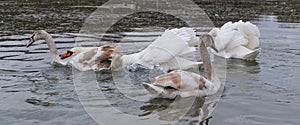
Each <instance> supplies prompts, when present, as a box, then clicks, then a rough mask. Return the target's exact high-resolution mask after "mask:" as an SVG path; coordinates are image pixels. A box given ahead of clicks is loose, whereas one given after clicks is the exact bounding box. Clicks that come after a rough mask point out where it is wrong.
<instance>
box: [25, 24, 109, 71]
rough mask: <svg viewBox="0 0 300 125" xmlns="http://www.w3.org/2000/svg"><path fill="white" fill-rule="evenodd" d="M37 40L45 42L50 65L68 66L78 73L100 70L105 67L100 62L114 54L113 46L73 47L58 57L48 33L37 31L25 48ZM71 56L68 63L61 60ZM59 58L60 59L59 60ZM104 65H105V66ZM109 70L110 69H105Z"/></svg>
mask: <svg viewBox="0 0 300 125" xmlns="http://www.w3.org/2000/svg"><path fill="white" fill-rule="evenodd" d="M37 40H45V41H46V43H47V45H48V47H49V49H50V53H51V56H52V63H58V64H61V65H67V64H70V65H72V66H74V67H75V68H76V69H78V70H80V71H86V70H91V69H93V70H101V69H103V68H105V67H103V66H104V64H102V63H101V61H105V62H106V60H108V58H109V57H111V54H112V53H113V52H114V48H115V46H101V47H74V48H72V49H71V50H70V51H68V52H67V53H64V54H61V55H58V52H57V48H56V45H55V42H54V39H53V38H52V37H51V35H50V34H49V33H47V32H46V31H44V30H37V31H35V32H34V34H33V35H32V37H31V38H30V41H29V43H28V44H27V47H29V46H31V45H32V44H33V43H34V42H35V41H37ZM71 55H73V56H74V57H73V58H72V59H71V60H70V61H69V62H67V63H66V62H63V61H62V60H61V59H64V58H67V57H69V56H71ZM60 58H61V59H60ZM105 65H106V64H105ZM107 68H110V67H107Z"/></svg>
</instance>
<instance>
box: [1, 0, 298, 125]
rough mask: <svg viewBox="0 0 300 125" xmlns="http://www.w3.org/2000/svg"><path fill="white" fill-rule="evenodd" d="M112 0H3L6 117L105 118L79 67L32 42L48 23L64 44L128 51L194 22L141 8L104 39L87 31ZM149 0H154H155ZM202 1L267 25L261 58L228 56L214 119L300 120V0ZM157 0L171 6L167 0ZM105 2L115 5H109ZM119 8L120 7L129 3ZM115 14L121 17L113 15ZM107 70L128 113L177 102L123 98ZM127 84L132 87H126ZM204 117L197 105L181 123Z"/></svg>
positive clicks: (233, 17) (218, 20) (259, 124)
mask: <svg viewBox="0 0 300 125" xmlns="http://www.w3.org/2000/svg"><path fill="white" fill-rule="evenodd" d="M104 2H105V1H98V2H94V1H67V2H59V1H49V3H47V4H46V3H42V2H39V1H21V0H20V1H19V0H17V1H9V0H7V1H0V10H1V11H0V13H1V14H0V16H1V17H0V28H1V31H0V62H1V65H0V99H1V101H0V107H1V108H0V124H1V125H2V124H13V125H18V124H22V125H23V124H51V125H52V124H58V125H60V124H78V125H79V124H89V125H90V124H91V125H96V124H97V123H96V122H95V121H94V120H93V119H92V118H91V117H90V116H89V114H88V113H87V112H86V111H85V110H84V108H83V106H82V105H81V103H80V101H79V98H78V90H80V85H78V84H75V86H76V87H77V89H75V86H74V78H76V74H74V72H72V69H71V68H67V67H56V66H52V65H51V64H50V60H49V58H50V54H49V53H48V52H49V50H48V47H47V45H46V43H45V42H37V43H35V45H34V46H32V47H30V48H26V47H25V44H26V42H27V40H28V38H29V37H30V34H31V33H32V31H33V30H35V29H44V30H46V31H48V32H49V33H51V35H52V36H53V38H54V39H55V41H56V43H57V46H58V50H59V52H63V51H66V50H67V49H69V48H71V47H73V46H76V45H77V44H78V43H81V42H83V41H85V42H84V44H83V46H97V45H99V44H106V43H119V42H121V43H122V42H124V43H128V44H124V46H125V49H126V50H125V51H127V52H129V53H130V52H135V51H139V50H140V49H141V48H143V47H144V46H146V45H148V44H149V43H148V41H151V40H153V39H154V38H156V37H157V36H158V35H160V34H161V33H162V31H163V28H169V27H181V26H187V24H186V23H182V22H181V21H180V20H176V19H174V20H173V17H172V15H167V16H166V15H163V14H161V15H160V13H155V14H151V13H140V14H136V15H134V14H133V15H130V16H128V17H126V18H124V19H123V20H120V21H118V24H116V25H114V26H113V27H112V28H111V29H110V30H109V31H108V33H107V34H106V35H105V36H104V37H103V38H102V39H101V42H99V41H100V40H99V39H98V38H100V37H99V36H97V35H86V34H79V33H78V32H79V31H80V30H81V27H82V26H83V23H84V22H85V20H86V19H87V18H88V17H89V16H90V15H91V14H92V12H94V11H95V10H96V8H97V7H96V6H95V4H96V5H99V6H100V5H101V4H103V3H104ZM147 2H149V3H152V4H153V1H152V2H151V1H147ZM195 2H196V3H198V5H199V6H200V7H202V8H203V10H204V11H205V12H206V13H207V14H208V16H209V17H210V19H212V22H213V23H214V24H215V25H216V26H220V25H221V24H223V23H225V22H227V21H238V19H244V20H249V21H251V22H253V23H254V24H256V25H257V26H258V28H259V29H260V31H261V38H260V41H261V48H262V53H261V54H260V55H259V56H258V58H257V60H256V61H254V62H245V61H241V60H227V64H226V66H227V74H226V75H227V76H226V84H225V91H224V93H223V95H222V98H221V101H220V102H219V103H218V104H217V106H216V107H217V108H216V110H215V111H214V112H213V114H212V118H211V119H210V120H209V124H211V125H219V124H228V125H232V124H236V125H240V124H245V125H246V124H247V125H265V124H278V125H282V124H288V125H296V124H298V123H299V122H300V121H299V113H298V112H299V111H300V108H299V107H300V105H299V104H300V95H299V94H300V84H299V81H300V77H299V76H300V75H299V70H300V58H299V56H300V49H299V48H300V41H299V40H300V37H299V31H300V24H299V22H300V21H299V3H297V1H291V2H255V1H254V2H253V1H251V2H248V3H247V2H245V1H244V2H235V1H226V2H223V3H221V2H212V3H209V2H206V1H195ZM128 3H130V4H131V3H132V2H130V1H129V2H128ZM130 4H129V5H130ZM152 4H150V5H152ZM178 5H179V4H178ZM153 6H157V7H159V6H161V7H165V6H164V4H153ZM127 7H128V6H127ZM126 9H128V8H126ZM129 9H133V8H129ZM102 10H103V11H105V12H107V13H111V10H109V9H107V8H106V9H105V8H104V9H102ZM113 11H114V13H118V12H122V11H124V10H122V9H114V10H113ZM126 11H128V10H126ZM178 13H179V12H178ZM119 14H120V13H119ZM153 15H154V16H153ZM108 17H110V18H114V16H112V15H108ZM170 18H172V20H171V19H170ZM165 20H167V21H165ZM141 22H148V23H146V24H145V23H141ZM158 22H164V23H158ZM206 24H207V25H206ZM210 26H211V24H210V23H209V22H207V23H205V26H203V27H196V28H197V31H198V34H201V33H204V32H206V31H208V30H209V27H210ZM149 27H152V28H149ZM153 27H158V28H153ZM78 36H79V37H78ZM75 41H76V44H75ZM86 41H88V42H86ZM95 41H97V42H95ZM132 42H137V43H138V44H135V46H134V47H132V46H131V44H130V43H132ZM120 45H123V44H120ZM77 75H85V74H80V73H79V74H77ZM97 75H99V74H97ZM152 75H153V74H152ZM86 77H87V78H89V77H88V76H86ZM100 77H101V78H102V79H101V80H100V81H99V86H100V87H101V89H100V90H101V91H103V93H104V95H105V97H106V98H108V100H110V102H111V103H113V104H114V105H113V106H115V107H118V108H119V110H122V111H124V112H127V113H128V114H134V115H138V116H141V117H142V116H148V115H149V114H155V113H157V112H158V111H160V110H163V109H165V108H166V107H168V105H167V106H166V105H162V104H169V103H170V102H172V101H170V100H152V101H146V102H135V103H132V101H128V100H126V99H122V98H123V97H122V96H120V94H118V91H120V90H118V89H117V88H116V87H114V86H112V81H111V79H110V77H109V73H107V72H104V73H102V74H101V73H100ZM106 78H107V79H106ZM75 83H76V82H75ZM91 84H92V83H91ZM97 85H98V84H97ZM117 87H118V86H117ZM119 87H120V86H119ZM76 90H77V92H76ZM96 91H97V90H96ZM124 92H125V93H126V91H125V90H124ZM136 92H137V93H130V92H127V93H126V94H133V95H131V96H132V97H136V98H134V99H137V100H139V99H141V98H142V99H144V98H143V97H144V96H145V93H144V91H136ZM134 94H135V95H134ZM139 97H141V98H139ZM119 100H121V101H119ZM182 102H183V103H184V102H187V101H186V100H183V101H182ZM196 102H200V104H203V103H201V102H203V100H201V99H197V100H196ZM91 105H92V104H91ZM93 106H94V105H92V106H91V107H93ZM201 106H202V105H200V107H201ZM94 107H97V110H100V111H101V112H103V113H100V116H101V114H105V113H107V114H109V113H110V112H112V111H109V110H107V109H106V107H105V105H100V106H94ZM175 107H176V106H175ZM195 107H196V108H195ZM198 107H199V106H198ZM91 109H93V108H91ZM193 110H194V111H195V113H194V115H195V114H197V112H199V111H198V110H197V106H194V108H193ZM171 111H174V112H176V110H171ZM112 114H113V113H112ZM198 115H199V114H198ZM115 116H116V117H117V116H118V115H115ZM164 118H167V117H164ZM197 118H198V117H197V115H196V116H194V117H193V112H190V115H188V116H186V117H184V118H183V119H182V120H181V121H180V122H179V123H178V124H188V123H189V124H197V123H199V119H197ZM161 120H162V121H167V120H166V119H161ZM96 121H97V120H96ZM152 124H153V123H152Z"/></svg>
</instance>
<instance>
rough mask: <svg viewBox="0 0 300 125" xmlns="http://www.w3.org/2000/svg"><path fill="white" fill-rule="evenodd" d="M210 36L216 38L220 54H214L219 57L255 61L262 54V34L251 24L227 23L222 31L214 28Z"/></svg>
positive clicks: (240, 22) (241, 22)
mask: <svg viewBox="0 0 300 125" xmlns="http://www.w3.org/2000/svg"><path fill="white" fill-rule="evenodd" d="M208 34H210V35H211V36H213V37H215V46H216V49H217V50H218V51H219V52H213V53H214V54H215V55H217V56H221V57H224V58H238V59H244V60H254V59H255V58H256V56H257V55H258V54H259V53H260V48H258V47H259V36H260V32H259V29H258V28H257V27H256V26H255V25H254V24H252V23H250V22H243V21H239V22H235V23H232V22H227V23H226V24H224V25H223V26H222V27H221V28H220V29H219V28H213V29H212V30H211V31H210V32H209V33H208Z"/></svg>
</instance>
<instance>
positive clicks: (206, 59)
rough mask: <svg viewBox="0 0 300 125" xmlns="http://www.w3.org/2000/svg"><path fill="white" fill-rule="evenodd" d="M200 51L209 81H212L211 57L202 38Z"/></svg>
mask: <svg viewBox="0 0 300 125" xmlns="http://www.w3.org/2000/svg"><path fill="white" fill-rule="evenodd" d="M199 51H200V56H201V59H202V62H203V66H204V70H205V73H206V75H207V79H208V80H210V81H212V66H211V61H210V55H209V54H208V51H207V48H206V46H205V43H204V41H203V40H202V39H201V38H200V45H199Z"/></svg>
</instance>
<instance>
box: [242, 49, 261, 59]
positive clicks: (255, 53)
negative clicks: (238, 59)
mask: <svg viewBox="0 0 300 125" xmlns="http://www.w3.org/2000/svg"><path fill="white" fill-rule="evenodd" d="M259 53H260V48H258V49H255V50H254V51H253V52H251V53H249V54H247V55H245V56H244V59H245V60H255V58H256V57H257V55H258V54H259Z"/></svg>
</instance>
